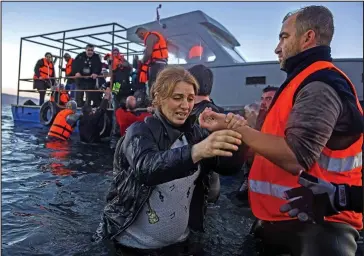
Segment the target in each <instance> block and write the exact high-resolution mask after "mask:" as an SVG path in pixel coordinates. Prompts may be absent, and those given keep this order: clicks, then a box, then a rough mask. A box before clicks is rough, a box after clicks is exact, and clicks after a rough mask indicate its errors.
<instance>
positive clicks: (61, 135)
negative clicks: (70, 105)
mask: <svg viewBox="0 0 364 256" xmlns="http://www.w3.org/2000/svg"><path fill="white" fill-rule="evenodd" d="M71 114H73V111H72V110H70V109H64V110H62V111H61V112H59V113H58V114H57V116H56V118H55V119H54V121H53V124H52V126H51V128H50V129H49V132H48V136H52V137H56V138H58V139H60V140H68V139H69V137H70V136H71V134H72V132H73V129H74V127H72V126H71V125H69V124H68V123H67V121H66V118H67V116H69V115H71Z"/></svg>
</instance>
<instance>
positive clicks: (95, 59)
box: [72, 44, 102, 107]
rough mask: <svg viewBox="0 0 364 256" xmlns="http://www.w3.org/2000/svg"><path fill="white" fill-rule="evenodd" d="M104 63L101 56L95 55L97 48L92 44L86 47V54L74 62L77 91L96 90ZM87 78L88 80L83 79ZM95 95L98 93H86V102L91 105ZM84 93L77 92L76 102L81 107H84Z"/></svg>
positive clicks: (73, 68)
mask: <svg viewBox="0 0 364 256" xmlns="http://www.w3.org/2000/svg"><path fill="white" fill-rule="evenodd" d="M101 69H102V63H101V59H100V55H99V54H97V53H95V46H94V45H92V44H88V45H86V49H85V51H84V52H82V53H80V54H78V55H77V56H76V58H75V59H74V61H73V62H72V73H74V74H75V76H76V77H78V78H76V89H77V90H96V78H97V77H98V76H99V75H100V74H101ZM82 76H86V77H87V78H84V77H83V78H81V77H82ZM93 93H95V94H97V93H98V92H90V91H89V92H86V102H87V104H88V105H91V101H92V99H93V98H96V97H93ZM83 96H84V92H83V91H80V92H76V102H77V105H78V106H79V107H82V106H83V105H84V101H83Z"/></svg>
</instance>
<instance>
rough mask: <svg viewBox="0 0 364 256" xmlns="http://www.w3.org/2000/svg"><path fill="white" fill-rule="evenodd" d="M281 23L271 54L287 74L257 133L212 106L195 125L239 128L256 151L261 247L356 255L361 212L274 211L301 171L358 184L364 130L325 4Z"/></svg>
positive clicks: (254, 198) (253, 197)
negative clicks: (317, 215) (309, 215)
mask: <svg viewBox="0 0 364 256" xmlns="http://www.w3.org/2000/svg"><path fill="white" fill-rule="evenodd" d="M322 21H325V22H322ZM282 23H283V24H282V28H281V32H280V34H279V43H278V46H277V48H276V49H275V53H276V54H277V55H278V58H279V62H280V66H281V69H282V70H283V71H285V72H286V73H287V78H286V80H285V81H284V82H283V84H282V85H281V87H280V88H279V90H278V91H277V93H276V94H275V96H274V98H273V101H272V103H271V106H270V108H269V110H268V113H267V116H266V118H265V120H264V123H263V126H262V128H261V131H260V132H259V131H257V130H255V129H253V128H250V127H248V126H247V125H246V121H245V120H242V119H240V120H239V121H236V122H235V121H234V122H232V123H230V117H231V114H228V115H224V114H218V113H215V112H213V111H210V112H209V111H205V112H204V113H202V114H201V116H202V117H201V116H200V117H201V118H200V119H202V121H201V120H200V125H201V122H202V126H203V127H205V128H208V129H210V130H214V129H216V128H219V127H220V128H221V127H225V128H228V129H233V130H235V131H238V132H239V133H240V134H241V135H242V141H243V142H244V143H245V144H247V146H249V147H251V148H252V150H253V151H254V152H255V154H256V156H255V157H254V161H253V165H252V167H251V170H250V174H249V201H250V206H251V209H252V212H253V214H254V216H255V217H256V218H258V219H259V220H261V221H262V225H261V228H260V231H259V232H258V233H256V235H259V237H260V239H261V240H262V242H263V244H264V247H265V248H266V249H267V250H274V249H277V248H278V247H279V248H282V249H284V251H285V253H291V255H310V256H318V255H330V256H336V255H346V256H354V255H355V252H356V249H357V244H356V241H357V239H358V238H359V233H358V230H362V228H363V216H362V214H361V213H356V212H354V211H348V210H342V211H341V212H340V213H338V214H336V215H333V216H329V217H325V218H324V219H323V220H322V221H320V222H318V223H312V222H301V221H300V220H298V219H297V218H294V219H293V220H292V218H291V216H290V215H289V214H288V213H287V212H284V211H283V212H282V211H281V209H280V208H281V207H282V205H284V204H287V203H288V202H289V201H288V199H289V198H291V197H292V195H289V194H288V191H290V190H292V189H293V188H296V187H299V184H298V181H299V176H298V175H299V174H300V173H302V171H304V172H307V173H308V174H310V175H312V176H314V177H316V178H318V179H322V180H324V181H326V182H330V183H331V182H332V183H335V184H344V185H348V186H362V145H363V129H364V125H363V110H362V107H361V105H360V103H359V100H358V96H357V93H356V90H355V86H354V85H353V84H352V82H351V81H350V79H349V78H348V77H347V75H346V74H345V73H344V72H342V71H341V70H340V69H339V68H338V67H336V66H335V65H334V64H333V63H332V57H331V48H330V43H331V40H332V37H333V33H334V22H333V15H332V13H331V12H330V10H328V9H327V8H326V7H323V6H308V7H304V8H302V9H299V10H298V11H295V12H292V13H289V14H287V15H286V16H285V18H284V19H283V22H282ZM226 123H228V125H226ZM316 192H318V191H316ZM299 202H300V201H299ZM343 203H344V202H343ZM298 206H299V205H298ZM291 207H295V206H291ZM319 209H320V206H319V205H318V206H316V207H314V210H315V211H316V210H319ZM291 215H292V212H291Z"/></svg>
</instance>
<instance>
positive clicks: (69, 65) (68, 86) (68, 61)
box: [59, 53, 76, 99]
mask: <svg viewBox="0 0 364 256" xmlns="http://www.w3.org/2000/svg"><path fill="white" fill-rule="evenodd" d="M63 58H64V61H65V62H66V67H65V68H63V67H62V66H60V67H59V68H60V69H61V70H62V71H63V72H65V74H66V76H74V75H75V74H74V73H73V72H72V63H73V60H74V59H73V58H71V55H70V54H69V53H65V54H64V55H63ZM75 89H76V83H75V79H74V78H68V79H67V83H66V90H71V92H70V96H71V99H75V95H76V92H75V91H72V90H75Z"/></svg>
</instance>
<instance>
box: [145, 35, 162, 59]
mask: <svg viewBox="0 0 364 256" xmlns="http://www.w3.org/2000/svg"><path fill="white" fill-rule="evenodd" d="M158 41H159V38H158V36H156V35H154V34H150V35H149V36H148V37H147V40H146V48H145V52H144V56H143V59H142V62H143V63H146V62H147V61H148V60H149V59H150V57H151V56H152V53H153V47H154V45H155V44H156V43H158Z"/></svg>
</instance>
